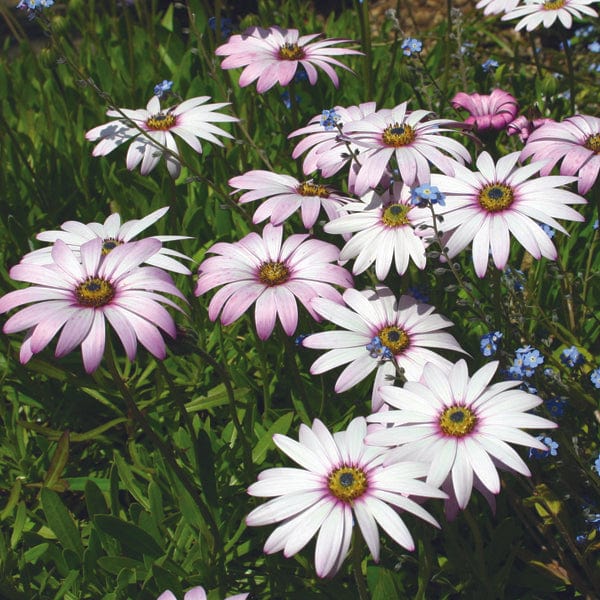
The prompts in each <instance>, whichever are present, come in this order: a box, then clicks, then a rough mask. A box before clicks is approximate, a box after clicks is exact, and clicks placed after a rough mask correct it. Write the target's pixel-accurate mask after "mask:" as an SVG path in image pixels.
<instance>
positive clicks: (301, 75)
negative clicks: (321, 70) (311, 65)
mask: <svg viewBox="0 0 600 600" xmlns="http://www.w3.org/2000/svg"><path fill="white" fill-rule="evenodd" d="M300 81H308V73H307V72H306V69H305V68H304V67H303V66H302V64H301V63H300V64H299V65H298V68H297V69H296V73H295V74H294V82H296V83H299V82H300Z"/></svg>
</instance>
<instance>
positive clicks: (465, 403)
mask: <svg viewBox="0 0 600 600" xmlns="http://www.w3.org/2000/svg"><path fill="white" fill-rule="evenodd" d="M497 368H498V361H493V362H491V363H488V364H487V365H485V366H484V367H482V368H481V369H479V370H478V371H477V372H476V373H474V375H473V376H472V377H469V373H468V370H467V364H466V362H465V361H464V360H459V361H458V362H457V363H456V364H455V365H453V366H452V368H451V370H450V371H444V370H442V369H440V368H439V367H438V366H437V365H434V364H427V365H425V368H424V369H423V375H422V377H421V379H420V381H418V382H416V381H408V382H406V383H405V384H404V387H402V388H398V387H393V386H385V387H383V388H381V395H382V396H383V399H384V400H385V402H386V404H388V405H389V406H390V408H391V410H389V411H387V412H381V413H376V414H372V415H370V416H369V417H367V420H368V421H369V422H370V423H382V424H387V425H388V427H387V428H386V429H381V430H378V431H375V432H373V433H371V434H369V435H368V436H367V438H366V442H367V443H368V444H374V445H375V446H391V447H393V448H394V449H392V450H390V452H389V453H388V455H387V458H386V461H385V464H388V463H393V462H394V461H396V460H398V461H403V460H423V461H425V462H429V463H430V464H431V467H430V469H429V473H428V475H427V482H428V483H430V484H431V485H434V486H438V487H439V486H441V487H442V489H443V490H444V491H446V492H447V493H448V494H449V495H450V499H449V500H448V501H447V506H446V510H447V513H448V514H449V516H450V517H452V516H453V515H454V514H455V512H456V510H457V509H458V508H460V509H464V508H465V507H466V506H467V504H468V502H469V498H470V497H471V492H472V489H473V487H475V488H477V489H479V491H481V492H483V494H484V495H485V496H486V498H488V500H492V499H493V496H491V495H492V494H498V493H499V492H500V478H499V476H498V471H497V469H498V468H500V469H507V470H511V471H516V472H517V473H521V474H522V475H526V476H530V475H531V473H530V471H529V468H528V467H527V465H526V464H525V462H524V461H523V460H522V459H521V457H520V456H519V455H518V454H517V452H516V451H515V450H514V449H513V448H511V446H509V443H512V444H519V445H521V446H525V447H526V448H529V447H532V448H539V449H540V450H545V449H546V447H545V446H544V444H542V443H541V442H540V441H539V440H537V439H536V438H534V437H533V436H531V435H529V434H527V433H525V432H524V431H521V430H522V429H546V428H549V427H556V424H555V423H553V422H552V421H548V420H547V419H544V418H542V417H538V416H537V415H532V414H529V413H528V412H526V411H528V410H530V409H532V408H534V407H536V406H539V405H540V404H541V403H542V399H541V398H539V397H538V396H534V395H533V394H529V393H527V392H524V391H522V390H518V389H513V388H515V387H516V386H518V385H520V383H521V382H520V381H503V382H501V383H494V384H492V385H490V381H491V380H492V377H493V376H494V373H495V372H496V370H497ZM394 409H395V410H394ZM389 425H391V426H392V427H389Z"/></svg>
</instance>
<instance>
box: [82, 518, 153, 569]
mask: <svg viewBox="0 0 600 600" xmlns="http://www.w3.org/2000/svg"><path fill="white" fill-rule="evenodd" d="M94 525H95V526H96V527H97V528H98V529H99V530H100V531H102V532H103V533H105V534H107V535H110V536H111V537H113V538H115V539H116V540H118V541H119V542H120V544H121V547H122V549H123V551H124V552H126V553H127V556H131V557H134V558H140V559H141V558H142V557H144V556H151V557H152V558H159V557H161V556H162V555H163V554H164V552H163V549H162V548H161V547H160V546H159V545H158V544H157V543H156V541H155V540H154V538H153V537H152V536H151V535H149V534H148V533H146V532H145V531H144V530H143V529H141V528H140V527H137V526H136V525H133V524H132V523H127V522H126V521H122V520H121V519H117V518H116V517H112V516H110V515H96V516H95V517H94Z"/></svg>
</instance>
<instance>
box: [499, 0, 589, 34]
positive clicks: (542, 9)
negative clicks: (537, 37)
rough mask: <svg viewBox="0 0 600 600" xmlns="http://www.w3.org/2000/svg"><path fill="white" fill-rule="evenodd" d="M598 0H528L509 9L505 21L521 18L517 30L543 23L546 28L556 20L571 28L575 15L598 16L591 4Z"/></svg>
mask: <svg viewBox="0 0 600 600" xmlns="http://www.w3.org/2000/svg"><path fill="white" fill-rule="evenodd" d="M594 2H598V0H528V1H527V2H526V3H525V4H521V5H518V6H516V7H515V8H513V9H512V10H509V11H508V12H507V13H506V14H505V15H503V17H502V20H503V21H510V20H511V19H521V20H520V21H519V22H518V23H517V24H516V26H515V31H519V30H521V29H523V28H525V29H526V30H527V31H533V30H534V29H535V28H536V27H539V26H540V25H543V26H544V27H545V28H546V29H548V28H549V27H551V26H552V25H554V23H555V22H556V20H559V21H560V23H561V24H562V25H563V26H564V27H566V28H567V29H570V28H571V26H572V25H573V17H575V18H576V19H581V18H582V17H583V16H584V15H587V16H589V17H597V16H598V13H597V12H596V11H595V10H594V9H593V8H591V7H590V6H589V5H590V4H593V3H594Z"/></svg>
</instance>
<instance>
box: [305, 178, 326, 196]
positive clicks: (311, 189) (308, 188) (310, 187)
mask: <svg viewBox="0 0 600 600" xmlns="http://www.w3.org/2000/svg"><path fill="white" fill-rule="evenodd" d="M297 192H298V193H299V194H300V195H301V196H318V197H319V198H329V191H328V190H327V188H326V187H325V186H324V185H318V184H316V183H312V182H310V181H305V182H303V183H301V184H300V185H299V186H298V190H297Z"/></svg>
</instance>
